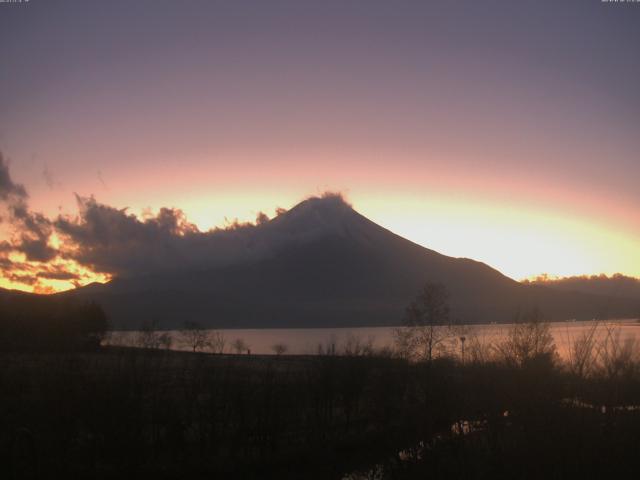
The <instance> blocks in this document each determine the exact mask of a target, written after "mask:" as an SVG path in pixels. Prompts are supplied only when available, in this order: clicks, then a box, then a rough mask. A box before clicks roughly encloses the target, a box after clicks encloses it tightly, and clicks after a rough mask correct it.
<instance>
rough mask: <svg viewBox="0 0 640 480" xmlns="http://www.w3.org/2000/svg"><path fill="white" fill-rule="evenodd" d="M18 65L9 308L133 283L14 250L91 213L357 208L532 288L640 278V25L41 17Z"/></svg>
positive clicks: (629, 19) (309, 15)
mask: <svg viewBox="0 0 640 480" xmlns="http://www.w3.org/2000/svg"><path fill="white" fill-rule="evenodd" d="M0 45H1V48H0V85H1V88H0V151H1V152H2V153H3V156H4V162H5V164H6V166H7V168H8V172H9V175H10V183H7V182H5V187H6V190H5V192H4V193H3V191H1V190H0V201H3V202H4V203H5V204H6V205H5V209H7V208H8V209H9V212H13V213H9V214H3V215H2V218H3V223H2V224H1V225H0V228H2V232H3V233H2V237H1V238H4V239H5V240H6V241H7V242H9V243H6V244H5V247H2V248H1V249H0V256H3V257H2V258H4V261H3V263H2V274H3V279H2V280H0V286H4V287H11V288H21V289H26V290H36V291H43V292H45V291H51V290H59V289H64V288H72V287H73V285H74V281H75V282H76V283H79V284H83V283H87V282H89V281H92V280H95V279H98V280H102V281H104V280H106V279H108V278H110V277H111V276H112V275H113V274H115V273H114V272H106V271H105V272H100V275H95V274H94V273H92V268H91V266H90V265H82V264H81V262H80V263H78V262H71V263H69V261H68V259H63V258H62V257H61V256H60V255H57V254H55V253H50V254H49V255H45V254H43V255H40V256H39V257H38V258H39V260H38V259H37V258H36V255H34V256H33V258H31V259H29V258H26V257H25V256H24V255H25V254H23V253H20V251H18V250H19V249H18V250H15V249H13V248H14V247H12V246H10V244H12V242H13V244H15V239H16V238H17V237H16V228H18V229H20V228H22V229H25V228H31V230H30V233H29V235H31V236H30V237H29V238H30V239H32V240H33V239H34V238H35V237H38V235H39V233H38V234H36V233H33V232H35V230H34V229H35V228H36V227H34V226H33V225H32V223H33V222H34V221H37V222H39V223H38V225H40V227H41V229H40V230H38V232H43V231H44V230H46V237H47V238H46V242H48V245H49V246H50V247H51V249H52V250H51V252H54V251H57V249H59V248H64V246H60V243H59V242H64V239H63V236H62V235H59V232H57V230H56V229H57V228H58V227H60V223H59V222H58V223H56V222H55V219H56V218H58V217H59V216H60V215H62V217H61V218H67V219H71V218H75V216H76V215H78V214H79V210H78V208H79V206H78V202H77V199H76V196H75V195H74V194H75V193H77V194H78V195H79V196H80V197H83V198H87V197H90V196H91V195H93V196H94V198H95V201H96V202H98V203H99V204H102V205H108V206H111V207H114V208H115V209H122V208H125V207H128V208H129V210H128V212H129V213H133V214H136V215H138V216H139V217H140V218H141V219H142V218H144V216H145V215H146V216H147V217H148V216H149V215H151V214H154V215H155V214H157V212H159V211H160V209H161V208H162V207H175V208H178V209H181V210H182V211H183V212H184V213H185V215H186V218H187V219H188V221H190V222H193V223H195V224H196V225H197V227H198V228H199V229H200V230H206V229H209V228H211V227H214V226H223V225H224V224H225V217H227V218H228V219H230V220H231V219H234V218H238V219H239V220H241V221H246V220H253V219H255V217H256V214H257V213H258V212H259V211H264V212H266V213H267V214H268V215H269V216H272V215H273V214H274V211H275V208H276V207H284V208H289V207H291V206H293V205H294V204H296V203H297V202H298V201H300V200H302V199H303V198H305V197H307V196H309V195H316V194H320V193H322V192H324V191H327V190H330V191H340V192H343V194H344V195H345V196H346V198H347V199H348V200H349V202H350V203H352V204H353V206H354V208H355V209H356V210H358V211H359V212H360V213H362V214H363V215H365V216H367V217H368V218H370V219H371V220H373V221H375V222H377V223H379V224H380V225H382V226H384V227H386V228H389V229H390V230H392V231H394V232H396V233H398V234H400V235H402V236H404V237H406V238H408V239H410V240H413V241H415V242H417V243H419V244H421V245H424V246H426V247H429V248H432V249H434V250H437V251H439V252H441V253H444V254H447V255H452V256H456V257H469V258H473V259H476V260H479V261H483V262H485V263H487V264H489V265H491V266H492V267H494V268H497V269H498V270H500V271H501V272H503V273H505V274H506V275H508V276H511V277H512V278H515V279H523V278H526V277H530V276H534V275H538V274H541V273H548V274H550V275H575V274H595V273H607V274H612V273H615V272H621V273H624V274H628V275H633V276H640V91H639V89H640V50H639V49H640V3H608V2H602V1H601V0H579V1H571V0H554V1H539V0H538V1H533V0H531V1H518V2H515V1H507V0H501V1H498V0H494V1H492V0H487V1H482V2H479V1H472V0H469V1H457V2H442V1H441V2H427V1H415V2H414V1H397V2H396V1H394V2H391V1H327V0H324V1H316V2H311V1H303V0H296V1H288V2H283V1H273V2H271V1H254V2H247V1H242V0H233V1H204V0H202V1H199V0H188V1H176V0H173V1H165V0H153V1H151V0H127V1H121V0H110V1H104V0H103V1H80V0H77V1H55V2H52V1H44V0H30V1H29V2H23V3H19V4H8V3H0ZM0 173H1V172H0ZM2 180H3V179H2V178H0V181H2ZM20 185H22V186H24V190H25V192H26V193H27V194H28V196H27V195H23V194H22V192H21V190H20V188H19V186H20ZM0 188H2V186H1V185H0ZM11 202H13V203H11ZM25 205H28V216H27V214H26V213H25V214H24V215H23V216H22V217H21V216H20V212H21V211H22V210H20V208H18V207H22V206H25ZM16 206H17V207H16ZM25 208H26V207H25ZM12 209H13V210H12ZM16 212H17V213H16ZM23 213H24V212H23ZM38 214H42V215H40V216H38ZM12 219H13V220H12ZM30 221H31V223H29V222H30ZM69 221H71V220H69ZM37 222H36V223H37ZM16 225H17V226H16ZM69 228H71V227H69ZM43 229H44V230H43ZM18 235H20V234H18ZM33 235H35V237H34V236H33ZM75 238H76V240H75V241H79V240H78V238H80V237H79V236H76V237H75ZM38 239H39V240H42V237H38ZM34 241H35V240H34ZM68 248H71V247H68ZM74 248H75V247H74ZM12 249H13V250H12ZM67 255H70V254H67ZM2 258H0V260H1V259H2ZM53 266H55V268H54V267H53ZM20 269H23V270H20ZM38 269H45V270H46V271H47V272H48V273H47V274H46V275H40V276H38V275H37V272H38V271H40V270H38ZM27 270H28V271H29V275H31V277H30V278H31V279H32V280H30V281H28V282H27V281H26V280H25V282H26V283H24V282H21V281H20V275H16V274H15V273H16V272H22V273H24V272H26V271H27ZM67 270H70V271H72V272H75V274H74V275H75V276H72V275H68V272H67ZM12 272H13V273H14V275H13V277H12V275H11V274H12ZM34 272H35V273H34ZM78 272H81V273H78ZM36 277H37V279H36V280H34V278H36Z"/></svg>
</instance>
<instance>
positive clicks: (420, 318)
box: [394, 283, 453, 362]
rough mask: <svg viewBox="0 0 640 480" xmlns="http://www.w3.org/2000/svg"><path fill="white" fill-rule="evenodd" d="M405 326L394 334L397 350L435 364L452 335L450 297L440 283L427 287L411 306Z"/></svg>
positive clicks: (430, 284)
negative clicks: (436, 358)
mask: <svg viewBox="0 0 640 480" xmlns="http://www.w3.org/2000/svg"><path fill="white" fill-rule="evenodd" d="M403 323H404V326H403V327H401V328H398V329H396V330H395V331H394V336H395V342H396V346H397V347H398V349H399V350H400V352H401V354H402V355H403V356H405V357H407V358H412V359H417V360H426V361H428V362H430V361H431V360H433V357H434V355H435V354H436V351H437V350H438V349H439V348H440V347H441V346H442V345H443V343H444V342H445V341H446V340H447V339H448V338H450V337H451V336H452V335H453V332H452V331H451V329H450V328H449V327H450V326H451V323H450V317H449V294H448V292H447V290H446V288H445V287H444V286H443V285H441V284H439V283H426V284H425V285H424V287H423V288H422V291H421V292H420V293H419V294H418V296H416V298H415V299H414V300H413V301H412V302H411V303H410V304H409V306H408V307H407V310H406V312H405V316H404V320H403Z"/></svg>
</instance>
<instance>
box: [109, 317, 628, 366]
mask: <svg viewBox="0 0 640 480" xmlns="http://www.w3.org/2000/svg"><path fill="white" fill-rule="evenodd" d="M594 324H595V328H596V330H595V334H594V336H595V338H596V339H598V340H600V341H603V340H604V339H605V338H607V337H608V338H610V339H614V340H616V341H617V342H618V343H619V344H621V345H623V344H628V343H629V342H635V341H636V335H637V334H639V333H640V323H639V322H638V321H637V320H635V319H633V320H631V319H623V320H615V321H607V322H597V323H596V322H552V323H551V324H550V325H551V334H552V335H553V338H554V341H555V344H556V347H557V350H558V353H559V355H560V357H562V358H564V359H567V358H568V357H569V355H570V349H569V347H570V345H572V344H573V343H574V342H575V341H576V340H578V339H579V338H581V337H583V336H584V335H587V334H589V332H590V331H591V330H592V329H593V328H594ZM511 327H512V325H510V324H490V325H465V326H460V327H458V329H459V330H457V331H456V332H455V334H454V335H452V336H451V338H452V343H451V345H452V346H451V348H456V349H457V348H459V346H460V342H459V338H460V337H461V336H464V337H465V340H466V342H465V343H466V345H467V348H471V346H472V344H474V343H476V344H483V345H487V344H491V343H496V342H500V341H501V340H503V339H504V338H506V335H507V334H508V332H509V329H510V328H511ZM395 328H396V327H360V328H269V329H217V330H211V331H210V333H211V334H214V333H218V334H220V335H222V337H223V338H224V340H225V347H224V352H225V353H232V352H233V351H234V348H233V343H234V342H236V341H237V340H238V339H240V340H242V342H243V343H244V344H245V346H246V349H248V350H250V351H251V353H252V354H273V353H274V345H278V344H279V345H284V346H285V347H286V353H287V354H290V355H309V354H317V353H319V352H323V353H324V352H335V353H337V354H340V353H343V352H344V351H345V349H347V348H351V349H352V350H353V349H354V348H356V347H357V346H360V347H362V346H364V345H371V346H372V347H373V348H374V349H382V348H385V347H389V348H391V347H392V346H393V343H394V337H393V332H394V329H395ZM441 328H444V327H441ZM162 333H164V332H162ZM166 333H167V334H168V335H169V336H170V338H171V340H172V341H171V349H174V350H189V349H190V348H189V346H188V345H186V344H185V343H184V342H183V341H182V336H181V335H180V332H179V331H175V330H174V331H168V332H166ZM138 337H139V332H136V331H116V332H111V334H110V335H109V336H108V337H107V339H106V340H105V342H104V343H105V344H107V345H117V346H137V345H138V342H137V339H138Z"/></svg>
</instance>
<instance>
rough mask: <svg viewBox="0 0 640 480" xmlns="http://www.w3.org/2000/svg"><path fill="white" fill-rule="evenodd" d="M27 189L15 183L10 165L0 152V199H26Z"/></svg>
mask: <svg viewBox="0 0 640 480" xmlns="http://www.w3.org/2000/svg"><path fill="white" fill-rule="evenodd" d="M27 196H28V195H27V191H26V190H25V188H24V186H22V185H20V184H18V183H14V182H13V180H12V179H11V175H10V173H9V165H8V164H7V162H6V161H5V159H4V156H3V155H2V152H0V200H2V201H5V202H6V201H14V200H15V199H26V198H27Z"/></svg>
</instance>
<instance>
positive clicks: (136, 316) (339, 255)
mask: <svg viewBox="0 0 640 480" xmlns="http://www.w3.org/2000/svg"><path fill="white" fill-rule="evenodd" d="M220 235H221V236H225V235H226V238H225V239H224V241H225V242H226V243H227V246H228V244H230V243H235V244H234V245H231V247H233V248H230V249H229V251H230V252H233V256H232V258H228V259H225V260H226V261H222V262H218V263H216V262H207V259H206V258H203V259H202V263H201V264H199V265H198V266H193V265H191V264H190V265H188V268H184V269H177V270H173V271H171V272H166V271H160V272H156V273H147V274H145V275H142V276H131V277H123V278H117V279H114V280H112V281H111V282H110V283H107V284H104V285H102V286H100V285H93V286H87V287H81V288H79V289H76V290H72V291H68V292H63V293H60V294H58V295H60V296H62V297H67V296H69V297H76V296H80V297H84V298H87V299H91V300H95V301H97V302H99V303H101V304H102V305H103V306H104V308H105V310H106V311H107V313H108V314H109V316H110V317H111V319H112V321H113V323H114V325H115V327H116V328H131V329H135V328H138V327H139V326H140V325H141V324H142V323H143V322H145V321H151V320H153V321H156V322H157V323H158V324H159V325H160V326H161V327H163V328H176V327H179V326H180V325H181V324H182V323H183V322H184V321H187V320H189V321H197V322H199V323H202V324H204V325H206V326H209V327H226V328H233V327H236V328H249V327H253V328H268V327H324V326H326V327H340V326H382V325H397V324H398V323H399V322H400V320H401V318H402V316H403V312H404V309H405V307H406V305H407V304H408V303H409V301H410V300H411V299H412V298H413V297H414V296H415V295H416V294H417V293H418V292H419V290H420V288H421V287H422V286H423V285H424V283H425V282H428V281H430V282H438V283H442V284H444V285H445V286H446V287H447V289H448V290H449V293H450V301H451V307H452V316H453V318H454V319H455V320H457V321H460V322H462V323H488V322H494V321H495V322H508V321H512V320H513V319H514V317H515V316H516V315H517V314H518V312H519V311H522V310H526V309H529V308H533V307H538V308H540V309H541V310H542V311H543V313H544V314H545V315H546V316H547V319H549V320H566V319H573V318H577V319H591V318H596V317H604V316H611V317H621V316H625V315H631V312H632V311H634V310H635V309H637V305H635V303H634V301H631V300H628V301H627V300H624V299H623V300H621V299H611V298H609V297H606V296H598V295H590V294H586V293H580V292H569V291H557V290H554V289H548V288H546V287H543V286H538V285H523V284H521V283H519V282H516V281H515V280H513V279H511V278H509V277H507V276H505V275H504V274H502V273H501V272H499V271H497V270H495V269H493V268H491V267H490V266H488V265H486V264H484V263H482V262H478V261H475V260H472V259H468V258H454V257H448V256H446V255H442V254H440V253H438V252H436V251H434V250H430V249H428V248H425V247H422V246H420V245H418V244H416V243H414V242H412V241H410V240H407V239H405V238H403V237H401V236H399V235H397V234H395V233H393V232H391V231H389V230H387V229H385V228H384V227H381V226H380V225H377V224H375V223H374V222H372V221H371V220H369V219H367V218H366V217H364V216H363V215H361V214H360V213H358V212H356V211H355V210H354V209H353V208H352V207H351V206H350V205H348V204H347V203H346V202H345V201H344V200H343V199H342V197H340V196H338V195H331V196H324V197H321V198H318V197H315V198H310V199H307V200H305V201H303V202H301V203H300V204H298V205H296V206H294V207H293V208H291V209H290V210H288V211H287V212H284V213H281V214H280V215H278V216H276V217H275V218H273V219H271V220H269V221H268V222H263V223H261V224H259V225H252V226H239V227H236V228H235V230H234V231H231V232H228V231H222V232H221V233H220ZM229 239H231V240H230V241H229ZM213 241H214V242H216V241H217V240H216V239H215V238H214V240H213ZM213 245H215V243H214V244H213ZM634 313H635V312H634Z"/></svg>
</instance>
